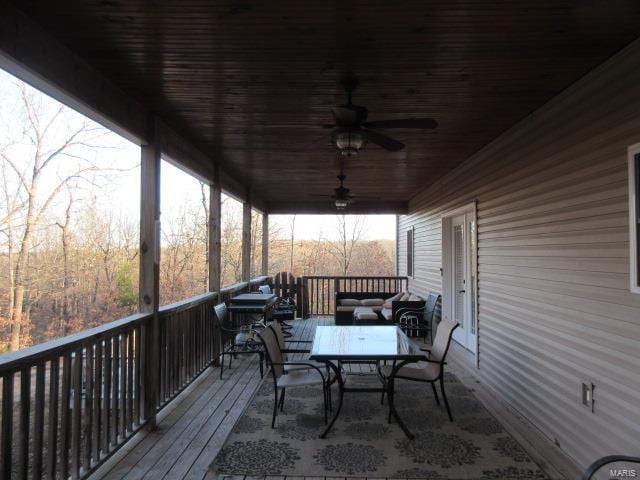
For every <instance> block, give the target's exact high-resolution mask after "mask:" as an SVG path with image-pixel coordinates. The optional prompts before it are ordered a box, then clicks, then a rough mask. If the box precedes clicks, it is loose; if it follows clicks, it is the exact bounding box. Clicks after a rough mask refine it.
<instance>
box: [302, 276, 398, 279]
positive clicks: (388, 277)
mask: <svg viewBox="0 0 640 480" xmlns="http://www.w3.org/2000/svg"><path fill="white" fill-rule="evenodd" d="M302 278H308V279H326V278H328V279H342V278H351V279H356V278H357V279H384V280H406V279H407V278H408V277H406V276H404V277H403V276H399V277H396V276H391V277H390V276H385V275H369V276H365V275H347V276H344V275H303V276H302Z"/></svg>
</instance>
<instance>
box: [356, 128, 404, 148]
mask: <svg viewBox="0 0 640 480" xmlns="http://www.w3.org/2000/svg"><path fill="white" fill-rule="evenodd" d="M361 133H362V136H363V137H364V138H366V139H367V140H369V141H370V142H372V143H375V144H376V145H380V146H381V147H382V148H384V149H386V150H389V151H390V152H397V151H398V150H402V149H403V148H404V143H402V142H399V141H397V140H394V139H393V138H390V137H387V136H386V135H383V134H381V133H378V132H374V131H371V130H362V131H361Z"/></svg>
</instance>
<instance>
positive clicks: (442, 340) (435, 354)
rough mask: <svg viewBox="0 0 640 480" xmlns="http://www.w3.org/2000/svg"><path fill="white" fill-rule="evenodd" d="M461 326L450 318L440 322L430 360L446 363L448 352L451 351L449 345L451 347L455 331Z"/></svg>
mask: <svg viewBox="0 0 640 480" xmlns="http://www.w3.org/2000/svg"><path fill="white" fill-rule="evenodd" d="M459 326H460V324H459V323H458V322H456V321H455V320H451V319H448V318H445V319H444V320H442V321H441V322H440V324H439V325H438V329H437V330H436V337H435V338H434V339H433V345H432V347H431V353H430V355H429V359H430V360H436V361H438V362H444V360H445V358H446V357H447V352H448V351H449V345H451V337H452V336H453V331H454V330H455V329H456V328H458V327H459Z"/></svg>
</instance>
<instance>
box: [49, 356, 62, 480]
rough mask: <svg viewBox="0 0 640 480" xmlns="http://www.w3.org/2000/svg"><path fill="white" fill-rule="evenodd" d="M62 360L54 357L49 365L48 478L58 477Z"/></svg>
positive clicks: (51, 479)
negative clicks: (59, 402) (59, 397)
mask: <svg viewBox="0 0 640 480" xmlns="http://www.w3.org/2000/svg"><path fill="white" fill-rule="evenodd" d="M59 365H60V358H58V357H54V358H53V359H51V363H50V365H49V425H48V427H47V443H48V445H47V478H48V479H50V480H53V479H54V478H55V477H56V463H57V458H58V396H59V395H60V393H59V390H60V388H59V381H60V367H59Z"/></svg>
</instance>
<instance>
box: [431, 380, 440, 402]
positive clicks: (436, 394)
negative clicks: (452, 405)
mask: <svg viewBox="0 0 640 480" xmlns="http://www.w3.org/2000/svg"><path fill="white" fill-rule="evenodd" d="M431 388H432V389H433V396H434V397H436V405H438V406H440V399H439V398H438V390H436V384H435V383H433V382H431Z"/></svg>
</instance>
